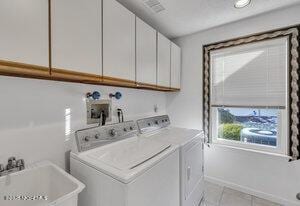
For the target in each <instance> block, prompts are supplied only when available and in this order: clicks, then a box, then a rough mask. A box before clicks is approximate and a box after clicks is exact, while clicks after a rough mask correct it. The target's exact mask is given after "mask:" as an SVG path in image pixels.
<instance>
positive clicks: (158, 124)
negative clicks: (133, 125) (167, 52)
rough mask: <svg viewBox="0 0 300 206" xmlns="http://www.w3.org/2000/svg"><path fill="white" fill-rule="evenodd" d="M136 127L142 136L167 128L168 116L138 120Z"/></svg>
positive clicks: (168, 123)
mask: <svg viewBox="0 0 300 206" xmlns="http://www.w3.org/2000/svg"><path fill="white" fill-rule="evenodd" d="M137 125H138V128H139V132H140V133H141V134H143V133H146V132H151V131H155V130H158V129H161V128H164V127H167V126H169V125H170V119H169V116H168V115H163V116H156V117H150V118H145V119H140V120H138V121H137Z"/></svg>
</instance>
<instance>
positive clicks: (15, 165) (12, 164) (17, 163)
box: [0, 157, 25, 177]
mask: <svg viewBox="0 0 300 206" xmlns="http://www.w3.org/2000/svg"><path fill="white" fill-rule="evenodd" d="M23 169H25V162H24V160H23V159H18V160H16V158H15V157H10V158H9V159H8V161H7V165H6V167H5V166H4V165H3V164H0V177H1V176H5V175H8V174H10V173H14V172H18V171H21V170H23Z"/></svg>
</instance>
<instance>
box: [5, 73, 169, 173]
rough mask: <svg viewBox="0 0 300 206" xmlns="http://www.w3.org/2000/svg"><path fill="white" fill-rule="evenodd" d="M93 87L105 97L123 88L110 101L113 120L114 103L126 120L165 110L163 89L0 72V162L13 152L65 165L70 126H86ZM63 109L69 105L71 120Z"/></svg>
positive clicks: (14, 154) (79, 127)
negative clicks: (98, 84)
mask: <svg viewBox="0 0 300 206" xmlns="http://www.w3.org/2000/svg"><path fill="white" fill-rule="evenodd" d="M95 90H97V91H99V92H100V93H101V95H102V97H103V98H104V99H105V98H108V94H109V93H111V92H112V93H113V92H116V91H120V92H122V94H123V97H122V99H121V100H114V99H113V101H112V104H113V112H114V118H113V121H114V122H116V121H117V117H116V111H115V110H116V108H117V107H119V108H121V109H123V111H124V115H125V120H131V119H136V118H143V117H145V116H152V115H158V114H165V112H166V96H165V93H162V92H156V91H144V90H134V89H125V88H115V87H105V86H92V85H85V84H74V83H65V82H54V81H45V80H34V79H22V78H16V77H4V76H0V94H1V107H0V163H6V161H7V158H8V157H9V156H17V157H18V158H24V159H25V162H26V163H27V164H30V163H32V162H36V161H40V160H45V159H48V160H50V161H52V162H54V163H56V164H58V165H59V166H61V167H63V168H64V167H65V165H66V166H67V167H66V169H68V151H69V150H70V149H71V146H72V139H73V135H74V132H75V131H76V130H77V129H82V128H85V127H86V126H87V125H86V104H85V94H86V93H87V92H92V91H95ZM154 105H157V106H158V112H157V113H155V112H154ZM66 109H70V111H71V114H70V117H71V118H70V121H68V118H66V115H65V112H66ZM68 124H70V126H71V134H70V135H68V134H66V126H67V125H68ZM67 128H68V127H67ZM67 133H68V131H67ZM66 163H67V164H66Z"/></svg>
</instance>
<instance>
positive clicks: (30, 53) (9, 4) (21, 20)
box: [0, 0, 49, 67]
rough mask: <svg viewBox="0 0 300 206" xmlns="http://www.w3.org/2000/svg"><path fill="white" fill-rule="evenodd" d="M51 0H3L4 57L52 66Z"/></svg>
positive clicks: (0, 37)
mask: <svg viewBox="0 0 300 206" xmlns="http://www.w3.org/2000/svg"><path fill="white" fill-rule="evenodd" d="M48 44H49V43H48V0H26V1H24V0H1V1H0V60H5V61H13V62H18V63H27V64H33V65H39V66H45V67H48V66H49V47H48Z"/></svg>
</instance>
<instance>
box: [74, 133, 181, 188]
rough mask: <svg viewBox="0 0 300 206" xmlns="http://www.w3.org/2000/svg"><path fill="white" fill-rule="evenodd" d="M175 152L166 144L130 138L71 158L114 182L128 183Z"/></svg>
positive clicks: (170, 145) (135, 137) (173, 148)
mask: <svg viewBox="0 0 300 206" xmlns="http://www.w3.org/2000/svg"><path fill="white" fill-rule="evenodd" d="M175 150H176V147H173V146H172V144H170V143H166V142H161V141H157V140H154V139H151V138H149V139H147V138H139V137H137V136H134V137H131V138H129V139H126V140H123V141H119V142H116V143H112V144H109V145H105V146H103V147H99V148H96V149H93V150H90V151H87V152H83V153H80V154H75V153H72V154H71V155H72V157H73V158H76V159H79V160H80V161H84V162H85V163H86V164H88V165H89V166H91V167H93V168H95V169H97V170H99V171H101V172H103V173H105V174H107V175H109V176H112V177H114V178H115V179H118V180H120V181H122V182H124V183H129V182H130V181H132V180H133V179H135V178H136V177H137V176H139V175H140V174H142V173H143V172H144V171H146V170H148V169H149V168H151V167H153V166H154V165H155V164H156V163H158V162H160V161H161V160H163V159H164V158H165V157H166V156H168V155H169V154H171V153H172V152H174V151H175Z"/></svg>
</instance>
